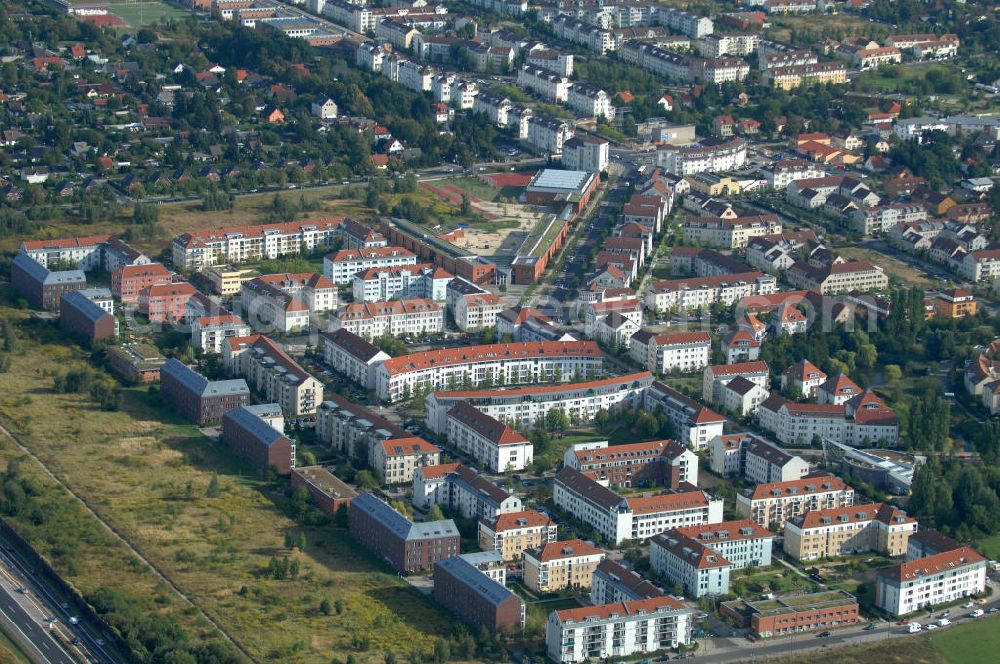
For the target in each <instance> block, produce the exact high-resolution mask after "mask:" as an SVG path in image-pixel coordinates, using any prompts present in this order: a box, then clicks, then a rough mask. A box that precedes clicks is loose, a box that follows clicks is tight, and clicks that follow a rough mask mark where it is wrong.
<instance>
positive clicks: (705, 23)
mask: <svg viewBox="0 0 1000 664" xmlns="http://www.w3.org/2000/svg"><path fill="white" fill-rule="evenodd" d="M654 20H655V21H656V23H658V24H659V25H662V26H664V27H667V28H671V29H673V30H676V31H677V32H680V33H682V34H685V35H687V36H688V37H693V38H694V39H701V38H702V37H707V36H708V35H710V34H712V33H713V32H715V24H714V23H712V19H710V18H707V17H704V16H699V15H697V14H692V13H691V12H687V11H684V10H683V9H675V8H673V7H665V6H662V5H658V6H657V7H656V15H655V19H654Z"/></svg>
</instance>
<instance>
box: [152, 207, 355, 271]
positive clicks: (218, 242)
mask: <svg viewBox="0 0 1000 664" xmlns="http://www.w3.org/2000/svg"><path fill="white" fill-rule="evenodd" d="M340 222H341V220H340V219H317V220H315V221H303V222H290V223H287V224H263V225H261V226H234V227H229V228H220V229H218V230H212V231H198V232H193V233H184V234H183V235H180V236H178V237H176V238H174V241H173V244H172V245H171V250H172V254H173V262H174V266H175V267H177V268H186V269H193V270H200V269H203V268H206V267H211V266H213V265H225V264H227V263H244V262H249V261H260V260H264V259H275V258H279V257H281V256H285V255H288V254H299V253H302V252H314V251H318V250H320V249H322V248H324V247H329V246H330V245H332V244H333V241H334V239H335V238H336V237H338V236H339V228H340Z"/></svg>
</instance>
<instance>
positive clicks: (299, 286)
mask: <svg viewBox="0 0 1000 664" xmlns="http://www.w3.org/2000/svg"><path fill="white" fill-rule="evenodd" d="M254 281H256V282H261V283H266V284H268V285H270V286H272V287H274V288H277V289H279V290H281V291H283V292H285V293H287V294H288V295H290V296H291V297H293V298H295V299H296V300H298V301H299V302H301V303H302V304H303V305H305V307H306V309H308V310H309V311H312V312H315V313H322V312H324V311H331V310H333V309H334V308H336V306H337V287H336V286H334V285H333V282H332V281H330V280H329V279H327V278H326V277H324V276H323V275H321V274H318V273H316V272H300V273H296V274H287V273H286V274H266V275H263V276H260V277H256V278H254V279H253V280H252V281H251V282H250V283H253V282H254ZM243 287H244V288H246V287H247V286H246V284H244V286H243Z"/></svg>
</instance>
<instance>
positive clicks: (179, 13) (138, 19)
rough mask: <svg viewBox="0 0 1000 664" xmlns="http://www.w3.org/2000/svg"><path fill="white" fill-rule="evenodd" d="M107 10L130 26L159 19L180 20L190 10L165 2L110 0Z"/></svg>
mask: <svg viewBox="0 0 1000 664" xmlns="http://www.w3.org/2000/svg"><path fill="white" fill-rule="evenodd" d="M108 10H109V11H110V12H111V13H112V14H114V15H115V16H117V17H118V18H120V19H121V20H123V21H125V22H126V23H128V24H129V25H130V26H132V27H142V26H147V25H153V24H154V23H157V22H160V21H169V20H171V19H178V20H182V19H185V18H188V17H189V16H191V12H190V11H188V10H186V9H183V8H181V7H176V6H174V5H168V4H167V3H165V2H156V1H154V2H137V3H131V2H121V1H118V2H112V3H111V4H110V6H109V7H108Z"/></svg>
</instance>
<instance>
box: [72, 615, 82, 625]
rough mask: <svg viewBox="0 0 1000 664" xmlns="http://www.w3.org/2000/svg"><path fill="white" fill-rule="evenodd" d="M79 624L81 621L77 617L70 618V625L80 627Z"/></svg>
mask: <svg viewBox="0 0 1000 664" xmlns="http://www.w3.org/2000/svg"><path fill="white" fill-rule="evenodd" d="M79 623H80V619H79V618H77V617H76V616H70V617H69V624H70V625H78V624H79Z"/></svg>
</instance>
